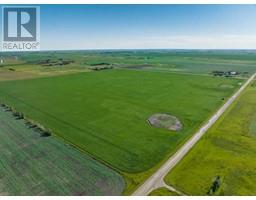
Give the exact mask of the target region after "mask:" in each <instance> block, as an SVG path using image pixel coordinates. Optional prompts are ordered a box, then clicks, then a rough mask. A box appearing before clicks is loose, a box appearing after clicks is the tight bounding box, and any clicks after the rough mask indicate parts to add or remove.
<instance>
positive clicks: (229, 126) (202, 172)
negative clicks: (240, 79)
mask: <svg viewBox="0 0 256 200" xmlns="http://www.w3.org/2000/svg"><path fill="white" fill-rule="evenodd" d="M255 100H256V84H255V82H254V84H252V85H251V86H249V87H248V88H247V89H246V91H245V92H244V93H243V94H242V96H241V97H239V99H238V100H237V101H236V102H235V103H234V104H232V106H231V107H230V109H228V111H227V112H225V113H224V115H223V116H222V117H221V118H220V119H219V120H218V121H217V123H216V124H215V125H214V126H213V127H212V128H211V129H210V130H209V131H208V132H207V133H206V135H205V136H204V137H203V138H202V140H201V141H200V142H199V143H198V144H197V145H196V146H195V147H194V149H193V150H192V151H191V152H190V153H189V154H188V155H187V156H186V157H185V158H184V159H183V160H182V161H181V163H179V164H178V165H177V167H176V168H174V170H173V171H172V172H171V173H170V174H169V175H168V176H167V177H166V178H165V180H166V182H167V183H168V184H171V185H173V186H174V187H175V188H176V189H178V190H180V191H183V192H184V193H186V194H189V195H207V194H209V193H208V191H209V189H210V187H211V185H212V184H213V182H214V180H215V178H216V177H217V176H220V180H221V182H220V185H219V187H218V188H217V190H216V191H215V192H214V193H211V194H212V195H256V185H255V182H256V172H255V168H256V159H255V154H256V137H255V136H256V101H255Z"/></svg>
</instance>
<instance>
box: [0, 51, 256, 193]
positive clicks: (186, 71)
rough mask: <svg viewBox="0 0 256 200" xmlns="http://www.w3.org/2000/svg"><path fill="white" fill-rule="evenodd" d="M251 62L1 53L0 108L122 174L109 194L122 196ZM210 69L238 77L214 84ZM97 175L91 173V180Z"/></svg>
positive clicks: (187, 56) (147, 54)
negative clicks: (170, 127) (157, 124)
mask: <svg viewBox="0 0 256 200" xmlns="http://www.w3.org/2000/svg"><path fill="white" fill-rule="evenodd" d="M255 56H256V52H255V51H197V50H195V51H186V50H184V51H183V50H175V51H174V50H173V51H172V50H148V51H147V50H138V51H107V50H106V51H55V52H39V53H38V52H31V53H3V54H1V58H4V62H3V63H1V64H0V101H1V102H4V103H6V104H8V105H10V106H12V107H13V108H15V110H17V111H19V112H22V113H23V114H24V115H25V116H26V117H27V118H29V119H32V120H33V121H35V122H38V123H40V124H41V125H42V126H44V127H46V128H47V129H50V130H52V132H53V134H54V137H56V138H62V139H63V141H65V142H66V143H69V144H72V145H73V146H75V147H76V148H79V149H80V150H81V151H82V152H84V153H85V156H86V158H87V157H88V155H89V156H90V157H92V158H93V159H95V160H97V161H100V162H101V163H104V164H106V165H107V166H109V167H112V168H113V169H114V170H115V171H116V172H119V173H120V174H122V175H123V178H124V179H125V182H126V185H125V186H124V185H123V184H124V183H122V181H120V182H119V183H116V184H119V186H118V187H117V188H115V187H114V192H113V194H114V193H120V191H123V187H125V188H126V190H125V192H124V193H123V194H130V193H131V191H132V190H134V188H135V187H136V186H138V184H140V183H141V182H143V181H144V180H145V179H146V178H147V177H148V176H149V175H151V174H152V173H153V172H154V170H156V169H157V167H159V165H160V164H161V163H162V162H163V161H164V160H165V159H167V158H168V157H169V156H170V155H171V154H173V153H174V152H175V151H176V150H177V148H178V147H179V146H180V145H181V144H183V143H184V142H185V141H186V139H188V138H189V137H190V136H191V135H192V134H193V133H195V131H196V130H197V129H198V128H199V126H200V125H201V124H202V123H203V122H204V121H206V120H207V119H208V117H210V116H211V114H213V113H214V112H215V111H216V109H217V108H219V107H220V106H221V105H222V104H223V103H224V102H225V101H226V99H227V98H228V97H229V96H231V94H233V93H234V92H235V91H236V90H237V89H238V87H240V85H241V84H242V83H243V82H244V80H245V78H247V77H249V76H250V74H251V73H252V72H253V71H254V69H255V64H256V60H255ZM215 70H217V71H218V70H219V71H224V72H227V71H236V72H238V75H236V76H234V77H233V78H232V77H224V76H222V77H218V76H214V75H213V73H212V72H213V71H215ZM155 114H161V115H162V116H167V115H168V116H170V117H171V118H172V119H177V121H176V120H175V124H176V125H177V123H176V122H178V123H180V124H178V125H179V127H180V130H179V129H177V130H176V131H175V130H173V131H172V130H167V129H165V128H164V127H154V126H153V125H152V124H150V123H149V121H148V120H149V118H150V117H151V116H154V115H155ZM165 114H167V115H165ZM167 122H168V123H169V121H166V122H163V121H162V122H160V124H161V123H163V124H165V123H167ZM173 123H174V122H172V125H173ZM24 133H25V130H24ZM50 138H51V137H50ZM50 138H49V139H50ZM88 159H89V157H88ZM97 164H98V163H97ZM100 166H101V165H100ZM70 170H72V169H70ZM105 170H109V171H111V169H110V168H106V169H105ZM99 171H101V170H100V169H99ZM111 172H112V173H114V172H113V171H111ZM72 173H74V172H72ZM98 173H99V177H97V176H98V175H97V174H98ZM101 175H102V174H101V173H100V172H95V173H94V176H95V179H101V178H102V176H101ZM117 177H119V175H118V174H117ZM119 178H120V177H119ZM117 179H118V178H117ZM118 180H119V179H118ZM86 183H87V182H86ZM59 184H61V183H59ZM49 188H51V187H50V186H49ZM49 188H48V189H49ZM127 188H128V189H127ZM89 190H90V189H88V191H89ZM109 190H110V189H109ZM104 191H105V190H104ZM68 192H69V193H72V192H73V191H67V192H66V193H68ZM105 192H106V191H105ZM159 192H160V193H162V192H163V193H165V191H164V190H161V191H159ZM53 193H54V192H53ZM55 193H56V192H55ZM57 193H58V192H57ZM64 193H65V192H63V193H61V194H64ZM66 193H65V194H66ZM88 193H89V192H88ZM98 193H100V191H99V192H98ZM98 193H97V194H98ZM167 193H168V192H167ZM95 194H96V193H95Z"/></svg>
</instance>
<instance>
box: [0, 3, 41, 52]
mask: <svg viewBox="0 0 256 200" xmlns="http://www.w3.org/2000/svg"><path fill="white" fill-rule="evenodd" d="M2 13H3V16H2V19H3V38H2V39H3V44H2V50H6V51H27V50H29V51H32V50H39V7H31V6H29V7H19V6H18V7H3V12H2Z"/></svg>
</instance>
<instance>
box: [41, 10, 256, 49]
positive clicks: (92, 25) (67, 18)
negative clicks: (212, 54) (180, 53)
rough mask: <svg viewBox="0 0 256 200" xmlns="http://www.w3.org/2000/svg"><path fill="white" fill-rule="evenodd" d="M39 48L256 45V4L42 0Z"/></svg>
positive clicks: (249, 46) (229, 47)
mask: <svg viewBox="0 0 256 200" xmlns="http://www.w3.org/2000/svg"><path fill="white" fill-rule="evenodd" d="M40 12H41V16H40V18H41V49H127V48H128V49H136V48H142V49H146V48H189V49H191V48H206V49H211V48H227V49H232V48H239V49H240V48H249V49H252V48H256V5H41V6H40Z"/></svg>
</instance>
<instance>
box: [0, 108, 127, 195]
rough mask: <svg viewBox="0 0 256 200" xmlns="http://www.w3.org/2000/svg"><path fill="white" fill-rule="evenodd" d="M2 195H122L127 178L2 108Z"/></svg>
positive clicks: (0, 121) (0, 112)
mask: <svg viewBox="0 0 256 200" xmlns="http://www.w3.org/2000/svg"><path fill="white" fill-rule="evenodd" d="M0 138H1V139H0V158H1V159H0V195H1V196H2V195H120V194H121V193H122V191H123V189H124V187H125V184H124V180H123V178H122V177H121V176H120V175H119V174H118V173H116V172H115V171H113V170H111V169H110V168H108V167H106V166H105V165H103V164H100V163H99V162H97V161H95V160H93V159H92V158H90V157H89V156H87V155H86V154H83V153H81V152H80V151H78V150H76V149H75V148H74V147H72V146H70V145H67V144H65V143H64V142H63V141H62V140H60V139H58V138H56V137H54V136H50V137H40V135H39V133H38V132H36V131H35V130H33V129H31V128H28V127H27V126H26V125H25V121H24V120H16V119H15V118H14V117H13V116H12V114H11V112H6V111H5V110H4V109H3V108H2V107H0Z"/></svg>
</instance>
